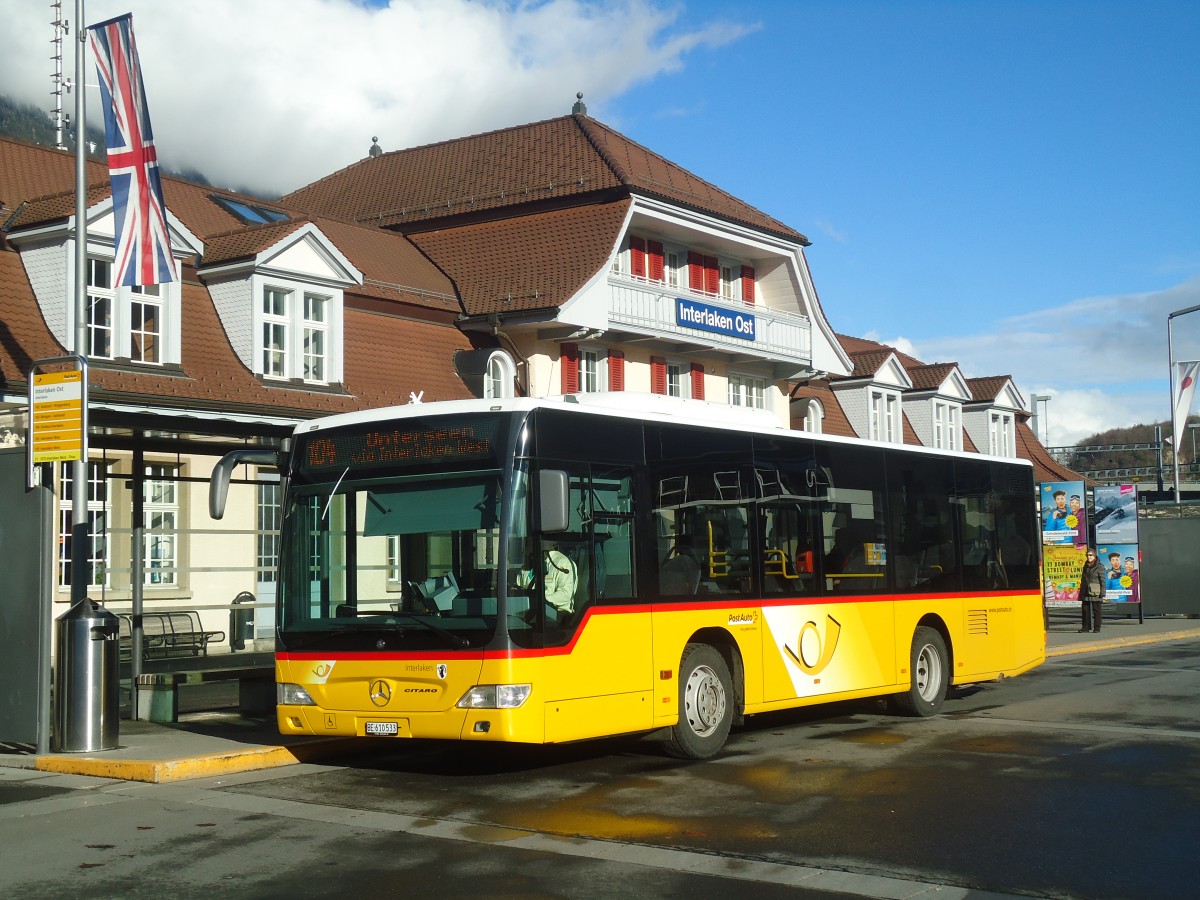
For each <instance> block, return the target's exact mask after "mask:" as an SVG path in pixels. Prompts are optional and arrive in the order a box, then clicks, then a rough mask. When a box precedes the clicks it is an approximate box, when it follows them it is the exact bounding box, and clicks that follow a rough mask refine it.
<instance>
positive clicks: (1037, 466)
mask: <svg viewBox="0 0 1200 900" xmlns="http://www.w3.org/2000/svg"><path fill="white" fill-rule="evenodd" d="M1016 437H1017V456H1018V457H1019V458H1020V459H1027V460H1029V461H1030V462H1032V463H1033V480H1034V481H1035V482H1037V483H1038V484H1041V483H1042V482H1044V481H1088V480H1089V479H1086V478H1084V477H1083V476H1082V475H1080V474H1079V473H1078V472H1073V471H1071V470H1070V469H1068V468H1067V467H1066V466H1063V465H1059V464H1058V463H1057V462H1055V460H1054V457H1053V456H1051V455H1050V453H1049V452H1048V451H1047V450H1046V448H1045V447H1043V446H1042V443H1041V441H1039V440H1038V439H1037V437H1035V436H1034V433H1033V429H1032V428H1030V427H1029V425H1028V424H1026V423H1025V422H1018V423H1017V430H1016Z"/></svg>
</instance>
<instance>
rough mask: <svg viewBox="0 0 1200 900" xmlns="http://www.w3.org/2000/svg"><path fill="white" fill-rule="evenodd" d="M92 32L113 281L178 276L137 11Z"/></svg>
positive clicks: (145, 281) (140, 282) (154, 281)
mask: <svg viewBox="0 0 1200 900" xmlns="http://www.w3.org/2000/svg"><path fill="white" fill-rule="evenodd" d="M89 32H90V37H91V41H92V51H93V52H94V53H95V54H96V70H97V71H98V72H99V74H100V92H101V93H102V94H103V95H104V132H105V134H106V136H107V142H108V177H109V181H110V182H111V183H112V197H113V212H114V213H115V215H116V220H117V251H116V272H115V278H114V281H115V283H116V284H119V285H127V286H130V287H132V286H133V285H147V284H161V283H162V282H166V281H174V279H175V274H174V266H173V265H172V259H171V234H170V232H169V231H168V230H167V216H166V206H165V205H164V204H163V196H162V182H161V180H160V179H159V173H158V154H157V152H156V151H155V149H154V132H153V131H152V130H151V128H150V110H149V109H148V108H147V107H146V91H145V88H144V87H143V85H142V70H141V67H140V66H139V65H138V57H137V45H136V44H135V43H134V40H133V15H132V14H131V13H126V14H125V15H123V16H120V17H118V18H116V19H110V20H109V21H107V22H101V23H100V24H99V25H93V26H92V27H91V28H90V29H89Z"/></svg>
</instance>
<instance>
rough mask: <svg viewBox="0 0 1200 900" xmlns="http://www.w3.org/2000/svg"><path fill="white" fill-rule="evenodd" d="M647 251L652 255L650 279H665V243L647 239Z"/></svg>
mask: <svg viewBox="0 0 1200 900" xmlns="http://www.w3.org/2000/svg"><path fill="white" fill-rule="evenodd" d="M646 252H647V253H648V254H649V255H650V273H649V274H650V280H651V281H665V280H666V279H665V278H664V276H663V245H662V244H661V243H659V242H658V241H646Z"/></svg>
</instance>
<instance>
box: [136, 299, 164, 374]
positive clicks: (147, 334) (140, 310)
mask: <svg viewBox="0 0 1200 900" xmlns="http://www.w3.org/2000/svg"><path fill="white" fill-rule="evenodd" d="M160 288H161V286H160V285H157V284H148V285H145V286H140V287H133V288H130V289H129V291H130V294H131V296H130V298H129V358H130V359H132V360H133V361H134V362H144V363H157V362H162V358H161V353H162V319H163V305H162V291H161V289H160Z"/></svg>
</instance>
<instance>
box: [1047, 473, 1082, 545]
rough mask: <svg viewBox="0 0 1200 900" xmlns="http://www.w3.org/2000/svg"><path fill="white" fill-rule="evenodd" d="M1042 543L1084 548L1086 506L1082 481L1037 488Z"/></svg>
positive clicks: (1055, 482)
mask: <svg viewBox="0 0 1200 900" xmlns="http://www.w3.org/2000/svg"><path fill="white" fill-rule="evenodd" d="M1041 496H1042V543H1043V544H1045V545H1046V546H1070V547H1086V546H1087V536H1088V531H1087V504H1086V503H1085V502H1084V496H1085V495H1084V492H1083V482H1082V481H1045V482H1042V485H1041Z"/></svg>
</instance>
